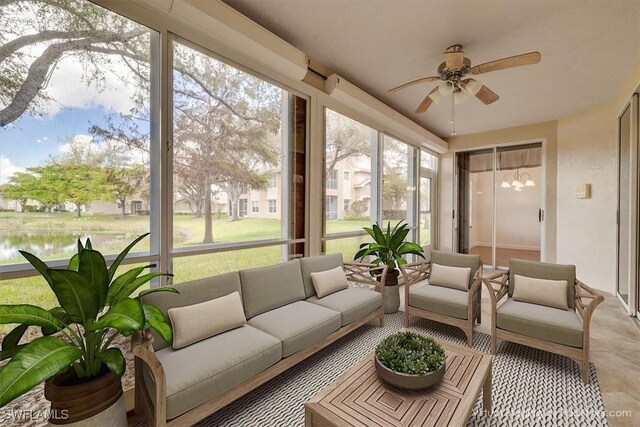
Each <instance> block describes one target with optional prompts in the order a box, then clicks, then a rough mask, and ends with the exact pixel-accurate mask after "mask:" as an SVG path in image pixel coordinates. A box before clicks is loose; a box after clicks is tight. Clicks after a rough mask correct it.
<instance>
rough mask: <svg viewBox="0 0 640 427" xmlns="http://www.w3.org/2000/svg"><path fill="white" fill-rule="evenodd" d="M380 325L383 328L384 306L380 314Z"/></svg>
mask: <svg viewBox="0 0 640 427" xmlns="http://www.w3.org/2000/svg"><path fill="white" fill-rule="evenodd" d="M380 327H381V328H384V308H383V309H382V313H381V314H380Z"/></svg>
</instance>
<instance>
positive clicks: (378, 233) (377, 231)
mask: <svg viewBox="0 0 640 427" xmlns="http://www.w3.org/2000/svg"><path fill="white" fill-rule="evenodd" d="M373 234H374V237H373V238H374V240H375V241H376V243H378V244H380V245H384V244H385V243H386V241H387V239H386V238H385V236H384V233H383V232H382V229H381V228H380V226H379V225H378V224H373Z"/></svg>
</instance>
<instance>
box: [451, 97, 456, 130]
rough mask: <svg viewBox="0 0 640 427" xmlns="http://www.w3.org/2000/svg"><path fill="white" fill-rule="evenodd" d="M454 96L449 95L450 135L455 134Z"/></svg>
mask: <svg viewBox="0 0 640 427" xmlns="http://www.w3.org/2000/svg"><path fill="white" fill-rule="evenodd" d="M455 98H456V97H455V95H454V94H451V135H452V136H455V134H456V102H455Z"/></svg>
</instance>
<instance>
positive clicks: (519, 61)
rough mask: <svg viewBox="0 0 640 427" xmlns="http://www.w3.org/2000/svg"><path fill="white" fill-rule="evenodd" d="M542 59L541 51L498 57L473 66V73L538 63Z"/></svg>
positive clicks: (471, 71)
mask: <svg viewBox="0 0 640 427" xmlns="http://www.w3.org/2000/svg"><path fill="white" fill-rule="evenodd" d="M541 59H542V55H540V52H529V53H523V54H522V55H516V56H510V57H508V58H502V59H497V60H495V61H491V62H485V63H484V64H480V65H476V66H475V67H471V70H470V73H471V74H483V73H490V72H492V71H498V70H504V69H506V68H514V67H521V66H523V65H532V64H537V63H538V62H540V60H541Z"/></svg>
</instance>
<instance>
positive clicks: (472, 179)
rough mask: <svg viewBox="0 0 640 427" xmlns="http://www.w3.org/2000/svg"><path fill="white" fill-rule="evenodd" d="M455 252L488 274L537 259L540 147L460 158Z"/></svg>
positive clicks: (497, 150) (488, 151)
mask: <svg viewBox="0 0 640 427" xmlns="http://www.w3.org/2000/svg"><path fill="white" fill-rule="evenodd" d="M456 163H457V180H458V183H457V184H458V185H457V188H458V203H457V204H458V209H457V212H458V217H457V231H458V239H457V240H458V252H460V253H467V254H477V255H480V258H481V260H482V263H483V264H484V265H485V266H487V267H489V268H499V269H506V268H508V266H509V259H511V258H520V259H530V260H540V259H541V234H542V233H541V224H542V221H543V219H544V218H543V215H544V210H543V197H542V190H541V189H542V188H543V186H542V178H543V174H542V144H541V143H535V144H526V145H517V146H506V147H493V148H489V149H483V150H477V151H471V152H463V153H458V154H457V156H456Z"/></svg>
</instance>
